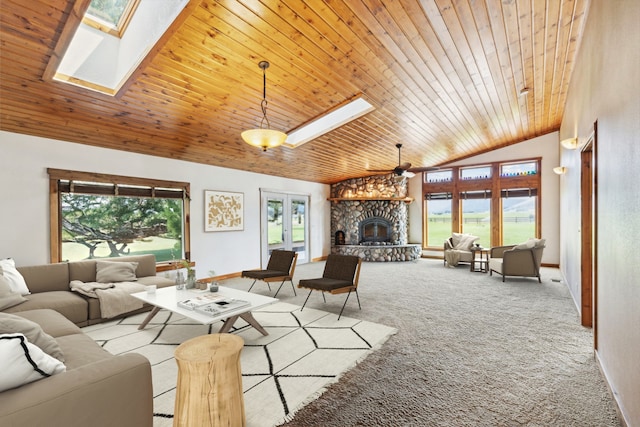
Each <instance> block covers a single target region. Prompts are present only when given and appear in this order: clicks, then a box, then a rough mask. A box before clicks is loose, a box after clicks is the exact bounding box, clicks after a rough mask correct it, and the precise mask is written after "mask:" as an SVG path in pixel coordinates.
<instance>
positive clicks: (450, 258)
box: [444, 249, 461, 267]
mask: <svg viewBox="0 0 640 427" xmlns="http://www.w3.org/2000/svg"><path fill="white" fill-rule="evenodd" d="M460 254H461V251H459V250H457V249H451V250H448V251H445V253H444V259H445V261H447V266H448V267H455V266H456V265H458V262H460Z"/></svg>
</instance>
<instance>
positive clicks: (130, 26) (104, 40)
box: [52, 0, 188, 95]
mask: <svg viewBox="0 0 640 427" xmlns="http://www.w3.org/2000/svg"><path fill="white" fill-rule="evenodd" d="M187 3H188V0H92V2H91V5H90V7H89V11H88V12H87V13H86V14H85V16H84V17H83V20H82V23H80V25H79V26H78V28H77V30H76V32H75V34H74V36H73V38H72V39H71V42H70V43H69V46H68V47H67V49H66V51H65V53H64V56H63V58H62V60H61V61H60V63H59V64H58V65H57V68H56V69H55V73H53V79H54V80H57V81H60V82H64V83H69V84H73V85H76V86H82V87H84V88H87V89H91V90H94V91H98V92H102V93H106V94H108V95H115V94H117V92H118V90H119V89H120V88H121V87H122V85H123V84H124V83H125V82H126V81H127V79H128V78H129V76H131V74H132V73H133V71H134V70H135V69H136V68H137V67H138V66H139V65H140V63H141V62H142V61H143V59H144V58H145V56H146V55H147V54H148V53H149V52H150V51H151V49H152V48H153V46H154V45H155V44H156V43H157V42H158V40H160V38H161V37H162V35H163V34H164V32H165V31H167V29H168V28H169V26H170V25H171V23H172V22H173V21H174V20H175V19H176V18H177V17H178V15H179V14H180V12H181V11H182V10H183V9H184V7H185V6H186V4H187ZM107 6H108V7H107ZM98 15H99V16H98ZM98 20H99V21H100V24H99V25H88V24H87V22H97V21H98ZM114 23H115V24H114ZM114 25H115V27H113V26H114ZM112 27H113V28H112ZM125 27H126V28H127V31H126V33H125V32H123V31H124V28H125ZM110 28H111V30H109V29H110ZM115 31H117V34H116V35H114V32H115ZM53 59H54V57H53V56H52V60H53Z"/></svg>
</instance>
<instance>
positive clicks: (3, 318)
mask: <svg viewBox="0 0 640 427" xmlns="http://www.w3.org/2000/svg"><path fill="white" fill-rule="evenodd" d="M15 333H20V334H23V335H24V336H25V337H26V338H27V340H28V341H29V342H30V343H32V344H34V345H36V346H38V348H40V349H41V350H42V351H44V352H45V353H47V354H48V355H49V356H52V357H55V358H56V359H58V360H59V361H61V362H64V354H63V353H62V350H61V349H60V346H59V345H58V343H57V341H56V340H55V339H54V338H53V337H52V336H51V335H49V334H47V333H46V332H44V331H43V330H42V328H41V327H40V325H38V324H37V323H35V322H33V321H31V320H29V319H25V318H24V317H21V316H16V315H15V314H9V313H0V334H15Z"/></svg>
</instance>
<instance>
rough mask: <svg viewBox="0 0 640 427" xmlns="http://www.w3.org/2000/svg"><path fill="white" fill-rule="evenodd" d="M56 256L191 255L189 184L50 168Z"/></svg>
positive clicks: (168, 257) (164, 257) (66, 258)
mask: <svg viewBox="0 0 640 427" xmlns="http://www.w3.org/2000/svg"><path fill="white" fill-rule="evenodd" d="M48 172H49V178H50V203H51V218H52V220H51V260H52V262H60V261H78V260H82V259H88V258H110V257H118V256H124V255H140V254H149V253H151V254H154V255H155V256H156V260H157V261H158V262H163V261H170V260H172V259H190V247H189V232H190V228H189V221H188V218H189V184H188V183H181V182H171V181H159V180H149V179H144V178H130V177H121V176H114V175H103V174H91V173H86V172H74V171H62V170H57V169H49V171H48Z"/></svg>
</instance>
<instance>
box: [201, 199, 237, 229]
mask: <svg viewBox="0 0 640 427" xmlns="http://www.w3.org/2000/svg"><path fill="white" fill-rule="evenodd" d="M243 229H244V193H230V192H228V191H212V190H205V191H204V231H238V230H243Z"/></svg>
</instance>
